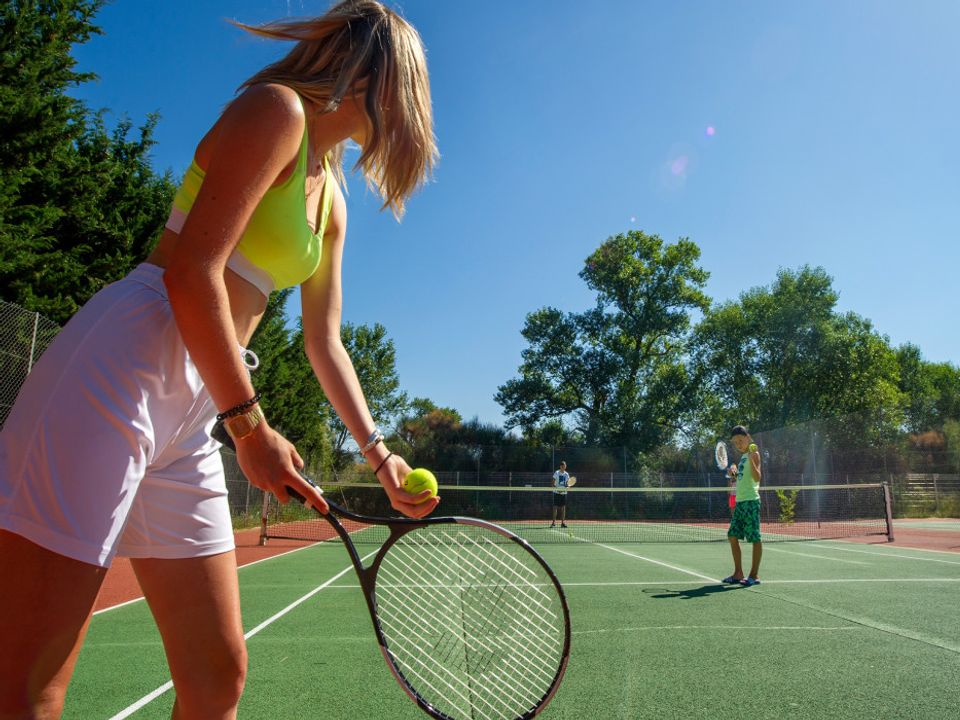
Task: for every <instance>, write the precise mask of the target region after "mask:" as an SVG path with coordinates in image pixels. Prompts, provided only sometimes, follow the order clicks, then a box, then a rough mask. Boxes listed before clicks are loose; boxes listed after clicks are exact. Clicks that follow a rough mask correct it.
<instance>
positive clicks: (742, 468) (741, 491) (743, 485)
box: [737, 452, 760, 502]
mask: <svg viewBox="0 0 960 720" xmlns="http://www.w3.org/2000/svg"><path fill="white" fill-rule="evenodd" d="M759 487H760V483H758V482H757V480H756V478H754V477H753V466H752V465H751V464H750V453H748V452H746V453H744V454H743V455H741V456H740V463H739V466H738V467H737V502H744V501H745V500H759V499H760V491H759V490H758V489H757V488H759Z"/></svg>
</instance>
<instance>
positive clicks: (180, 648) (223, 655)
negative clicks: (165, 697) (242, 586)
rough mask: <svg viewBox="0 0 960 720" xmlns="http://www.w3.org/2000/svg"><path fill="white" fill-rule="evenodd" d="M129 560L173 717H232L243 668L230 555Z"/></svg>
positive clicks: (207, 719)
mask: <svg viewBox="0 0 960 720" xmlns="http://www.w3.org/2000/svg"><path fill="white" fill-rule="evenodd" d="M131 562H132V564H133V569H134V571H135V572H136V574H137V579H138V580H139V581H140V587H141V588H143V593H144V595H145V596H146V599H147V603H148V604H149V605H150V610H151V611H152V612H153V617H154V619H155V620H156V622H157V626H158V627H159V628H160V635H161V636H162V637H163V647H164V649H165V650H166V653H167V662H168V663H169V665H170V674H171V677H172V678H173V686H174V689H175V690H176V693H177V699H176V704H175V705H174V708H173V717H174V720H192V719H193V718H197V719H198V720H217V719H219V718H224V719H227V718H235V717H236V715H237V703H239V701H240V694H241V693H242V692H243V684H244V680H245V679H246V672H247V651H246V642H245V640H244V638H243V625H242V624H241V621H240V591H239V586H238V584H237V562H236V556H235V554H234V553H233V551H230V552H225V553H220V554H218V555H209V556H207V557H200V558H188V559H184V560H160V559H145V558H138V559H133V560H131Z"/></svg>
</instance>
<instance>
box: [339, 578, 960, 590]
mask: <svg viewBox="0 0 960 720" xmlns="http://www.w3.org/2000/svg"><path fill="white" fill-rule="evenodd" d="M700 582H701V581H700V580H676V579H672V580H624V581H623V582H565V583H562V584H563V587H564V588H570V587H585V588H592V587H632V586H651V587H663V586H664V585H699V584H700ZM918 582H922V583H954V582H960V578H812V579H800V580H764V581H763V582H762V583H761V585H782V584H785V583H791V584H804V583H811V584H825V585H829V584H832V583H918ZM717 584H718V585H719V584H720V583H719V581H718V582H717ZM536 585H538V586H540V587H553V583H536ZM436 587H441V586H436ZM444 587H446V586H444ZM449 587H459V586H453V585H451V586H449ZM730 587H731V588H736V585H731V586H730ZM359 588H360V586H359V585H352V584H350V585H331V586H330V587H329V588H328V590H357V589H359Z"/></svg>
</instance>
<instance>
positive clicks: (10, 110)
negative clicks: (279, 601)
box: [0, 0, 960, 470]
mask: <svg viewBox="0 0 960 720" xmlns="http://www.w3.org/2000/svg"><path fill="white" fill-rule="evenodd" d="M102 5H103V0H5V2H4V3H3V6H2V7H3V10H2V14H0V298H2V299H3V300H7V301H9V302H13V303H16V304H18V305H20V306H22V307H25V308H27V309H29V310H33V311H37V312H40V313H42V314H43V315H45V316H46V317H48V318H50V319H51V320H53V321H55V322H57V323H60V324H62V323H64V322H66V321H67V320H68V319H69V318H70V317H71V316H72V315H73V313H74V312H76V310H77V309H78V308H79V307H80V306H81V305H82V304H83V303H84V302H85V301H86V300H87V299H88V298H89V297H90V296H91V295H93V294H94V293H95V292H97V291H98V290H99V289H100V288H102V287H103V286H104V285H106V284H108V283H110V282H112V281H114V280H117V279H119V278H120V277H122V276H123V275H125V274H126V273H127V272H129V270H130V269H131V268H132V267H134V266H135V265H136V264H137V263H139V262H141V261H142V260H143V259H144V258H145V257H146V256H147V254H148V253H149V251H150V249H151V248H152V247H153V244H154V243H155V242H156V240H157V238H158V237H159V234H160V232H161V231H162V227H163V223H164V221H165V219H166V215H167V213H168V211H169V208H170V204H171V202H172V198H173V194H174V192H175V189H176V184H175V180H174V178H173V177H172V176H171V173H170V172H169V171H166V172H157V171H155V170H154V169H153V168H152V166H151V162H150V151H151V148H152V147H153V145H154V140H153V132H154V130H155V128H156V127H157V123H158V122H159V121H160V118H159V115H156V114H154V115H150V116H148V117H147V118H146V120H145V121H144V122H143V124H141V125H139V126H138V127H136V128H135V127H134V123H133V122H132V121H130V120H129V119H123V120H121V121H120V122H119V123H118V124H117V125H116V126H115V127H112V128H109V127H107V124H106V121H105V116H104V113H103V111H98V110H93V109H91V108H89V107H87V106H86V105H85V104H84V103H83V102H81V101H79V100H77V99H75V98H73V97H71V96H70V94H69V91H70V90H71V89H72V88H75V87H77V86H79V85H80V84H82V83H85V82H88V81H90V80H92V79H93V78H94V77H95V76H94V75H93V74H91V73H80V72H78V71H77V69H76V62H75V60H74V59H73V57H72V55H71V52H72V49H73V47H74V46H75V45H78V44H81V43H84V42H86V41H87V40H88V39H89V38H90V37H92V36H94V35H96V34H98V33H99V32H100V30H99V28H97V26H96V25H95V23H94V18H95V16H96V13H97V11H98V10H99V9H100V8H101V6H102ZM579 277H580V279H581V280H582V281H583V282H584V283H585V285H586V286H587V288H588V289H589V290H590V291H591V292H592V293H593V294H594V297H595V301H594V303H593V305H592V307H590V308H588V309H586V310H583V311H580V312H568V311H563V310H561V309H558V308H553V307H543V308H539V309H536V310H534V311H532V312H530V313H528V314H527V315H526V318H525V323H524V326H523V330H522V334H523V338H524V340H525V341H526V347H525V349H524V350H523V352H522V355H521V358H520V359H519V364H518V369H517V372H516V375H515V376H514V377H512V378H504V381H503V383H502V384H501V385H500V386H499V387H498V388H497V389H496V394H495V399H496V401H497V402H498V403H499V405H500V406H501V407H502V408H503V414H504V417H505V418H506V421H505V423H504V424H503V425H496V424H492V423H483V422H480V421H479V420H477V419H472V420H470V419H468V420H465V419H464V418H463V417H462V416H461V414H460V413H459V412H458V411H457V410H456V409H455V408H448V407H439V406H437V405H436V404H435V403H433V402H432V401H431V400H430V399H428V398H420V397H409V396H408V395H407V393H406V392H404V391H403V389H402V382H401V379H400V378H399V377H398V374H397V370H396V351H395V347H394V344H393V341H392V340H391V339H390V337H389V333H388V330H387V328H385V327H384V326H382V325H379V324H376V325H373V326H367V325H352V324H349V323H348V324H345V325H344V326H343V328H342V337H343V341H344V345H345V346H346V348H347V350H348V352H350V354H351V357H352V358H353V361H354V365H355V367H356V369H357V373H358V376H359V377H360V380H361V383H362V385H363V387H364V391H365V392H366V394H367V397H368V400H369V402H370V405H371V410H372V412H373V414H374V416H375V417H377V418H378V419H379V420H380V421H381V423H383V424H385V425H386V426H388V427H389V428H390V433H389V434H390V438H389V441H390V442H391V443H392V447H395V448H396V449H397V450H398V451H400V452H403V453H404V454H405V455H406V456H407V457H408V459H409V460H410V461H411V462H412V463H413V464H417V465H427V466H430V467H436V468H438V469H446V470H456V469H463V470H473V469H476V468H479V467H484V468H487V469H514V470H521V469H531V470H546V469H549V468H550V466H551V464H552V463H553V462H554V461H555V460H556V458H555V456H554V455H553V454H547V453H545V452H544V448H545V447H551V448H556V447H560V448H574V447H576V448H579V449H580V450H579V452H581V453H582V454H583V456H584V457H592V458H594V460H592V461H591V462H595V464H596V466H597V467H607V466H609V467H610V468H611V470H612V469H624V470H628V469H631V468H637V467H640V466H650V465H651V464H653V465H656V464H658V463H659V464H660V465H665V464H669V463H671V462H676V458H677V457H678V456H681V455H683V453H684V452H686V450H687V449H689V448H696V447H702V446H704V445H705V444H707V443H708V442H709V441H710V440H711V439H712V438H715V437H717V436H724V435H725V434H726V430H727V428H728V427H729V426H730V425H731V424H734V423H744V424H747V425H748V426H750V427H751V428H753V429H756V430H769V429H773V428H781V427H786V426H791V425H798V424H802V423H805V422H808V421H810V420H813V419H817V418H841V417H842V418H850V420H849V421H848V422H844V423H833V425H832V427H834V428H835V429H834V430H833V432H834V433H836V434H837V435H838V436H840V435H842V436H843V437H842V440H843V442H844V443H845V444H847V445H849V446H850V447H891V446H897V445H898V444H899V446H904V447H907V446H909V447H912V448H914V449H923V450H924V451H926V452H930V453H952V454H955V455H960V370H958V368H957V367H956V366H954V365H953V364H950V363H934V362H930V361H928V360H926V359H925V358H924V357H923V354H922V352H921V350H920V348H918V347H916V346H915V345H912V344H905V345H901V346H898V347H894V346H893V345H892V344H891V343H890V341H889V339H888V338H887V337H885V336H884V335H883V334H882V333H881V332H880V331H879V330H878V329H877V328H875V327H874V326H873V324H872V323H871V322H870V320H868V319H867V318H864V317H862V316H860V315H858V314H856V313H853V312H843V311H841V310H839V309H838V306H837V303H838V293H837V290H836V289H835V288H834V286H833V280H832V278H831V277H830V276H829V275H828V274H827V273H826V271H825V270H824V269H823V268H819V267H810V266H804V267H799V268H793V269H781V270H780V271H779V272H777V274H776V276H775V277H774V278H771V280H770V282H769V283H768V284H766V285H760V286H757V287H753V288H750V289H747V290H745V291H744V292H743V293H742V294H741V295H740V296H739V297H738V298H737V299H735V300H727V301H722V302H716V301H714V300H713V299H711V298H710V297H709V296H708V295H707V294H706V292H705V288H706V285H707V281H708V280H709V272H708V271H707V270H706V269H705V268H703V267H702V266H701V264H700V248H699V247H698V246H697V244H696V243H695V242H694V241H692V240H690V239H688V238H680V239H678V240H676V241H675V242H672V243H670V242H666V241H664V240H663V239H662V238H660V237H659V236H657V235H655V234H647V233H644V232H641V231H631V232H628V233H624V234H618V235H615V236H612V237H610V238H607V239H605V240H603V241H602V242H600V243H599V245H598V246H597V248H596V250H594V251H593V252H592V253H591V254H590V255H589V256H588V257H587V258H585V260H584V262H583V266H582V267H581V268H579ZM289 296H290V291H284V292H279V293H275V294H274V295H273V296H272V297H271V298H270V301H269V304H268V308H267V312H266V314H265V316H264V319H263V322H262V323H261V325H260V327H259V328H258V330H257V333H256V335H255V336H254V339H253V341H252V343H251V348H252V349H253V350H254V351H255V352H257V353H258V355H259V357H260V359H261V368H260V369H259V370H258V371H257V372H256V373H255V374H254V384H255V385H256V386H257V387H258V388H260V389H263V390H264V391H265V399H264V405H265V409H266V411H267V413H268V417H270V418H271V420H272V422H273V423H274V424H276V425H277V426H278V427H279V429H280V430H282V432H284V433H285V434H286V435H287V436H288V437H289V438H290V439H291V440H292V441H294V442H295V443H296V444H297V445H298V447H299V448H300V450H301V453H302V454H303V455H304V456H305V458H306V459H307V460H308V461H309V462H310V463H311V465H313V466H315V467H322V468H333V469H339V468H345V467H348V466H350V465H351V464H353V463H355V462H356V460H357V457H356V454H355V447H354V446H353V444H352V442H351V440H350V438H349V437H348V433H347V431H346V429H345V428H344V427H343V425H342V423H341V422H340V421H339V419H338V418H337V417H336V414H335V413H334V412H333V411H332V409H331V408H330V406H329V403H328V402H327V400H326V398H325V397H324V395H323V393H322V390H321V389H320V388H319V386H318V384H317V382H316V380H315V379H314V377H313V373H312V369H311V368H310V365H309V361H308V360H307V358H306V356H305V354H304V352H303V333H302V330H301V329H300V328H299V326H291V325H290V323H289V321H288V318H287V313H286V306H287V302H288V300H289ZM606 448H616V449H615V450H609V451H607V450H605V449H606ZM591 452H592V453H593V454H592V455H591V454H590V453H591ZM671 458H672V459H671Z"/></svg>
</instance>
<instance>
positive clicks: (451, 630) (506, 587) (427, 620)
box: [217, 433, 570, 720]
mask: <svg viewBox="0 0 960 720" xmlns="http://www.w3.org/2000/svg"><path fill="white" fill-rule="evenodd" d="M223 434H224V435H225V433H223ZM217 439H218V440H219V439H220V437H217ZM227 440H229V438H227ZM225 444H227V445H228V446H230V447H233V443H232V442H227V443H225ZM304 479H305V480H306V481H307V482H309V483H310V484H311V485H313V486H314V487H316V484H315V483H314V482H313V481H312V480H310V479H309V478H307V477H305V476H304ZM287 492H288V493H289V494H290V496H291V497H293V498H296V499H297V500H299V501H300V502H304V498H303V497H302V496H301V495H300V494H299V493H297V492H296V491H295V490H292V489H291V488H289V487H288V488H287ZM327 504H328V505H329V507H330V512H329V513H328V514H326V515H322V514H321V513H319V512H318V513H317V514H318V515H321V517H323V518H324V519H325V520H326V521H327V522H328V523H330V526H331V527H332V528H333V530H334V531H335V532H336V533H337V535H339V536H340V539H341V540H342V541H343V544H344V547H345V548H346V550H347V554H348V555H349V556H350V561H351V562H352V563H353V567H354V570H356V572H357V577H358V578H359V580H360V587H361V589H362V591H363V595H364V598H365V600H366V602H367V609H368V610H369V611H370V618H371V620H372V621H373V629H374V633H375V634H376V637H377V642H378V643H379V645H380V652H381V653H382V654H383V658H384V660H386V662H387V665H388V667H389V668H390V671H391V672H392V673H393V676H394V678H395V679H396V680H397V682H398V683H400V687H401V688H403V690H404V692H406V693H407V695H408V696H409V697H410V699H411V700H413V701H414V702H415V703H416V704H417V705H419V706H420V708H422V709H423V710H424V712H426V713H427V714H428V715H429V716H431V717H433V718H439V719H440V720H486V719H489V720H514V719H516V720H520V719H521V718H532V717H534V716H536V715H537V714H539V713H540V711H542V710H543V708H544V707H546V705H547V703H549V702H550V700H551V699H552V698H553V695H554V693H555V692H556V691H557V687H558V686H559V685H560V681H561V679H562V678H563V674H564V672H565V671H566V667H567V660H568V659H569V656H570V613H569V610H568V608H567V600H566V596H565V595H564V592H563V588H562V587H561V585H560V582H559V581H558V580H557V577H556V575H555V574H554V573H553V571H552V570H551V569H550V566H549V565H547V563H546V562H545V561H544V560H543V558H541V557H540V555H539V554H537V552H536V551H535V550H534V549H533V548H531V547H530V545H529V544H527V542H526V541H525V540H523V539H522V538H520V537H517V536H516V535H514V534H513V533H511V532H510V531H509V530H506V529H505V528H502V527H499V526H497V525H494V524H492V523H489V522H486V521H483V520H477V519H474V518H465V517H436V518H426V519H419V520H414V519H410V518H382V517H368V516H364V515H358V514H356V513H352V512H350V511H348V510H346V509H344V508H342V507H340V506H338V505H336V504H334V503H332V502H330V501H329V500H328V501H327ZM341 519H343V520H349V521H352V522H356V523H361V524H363V525H365V526H370V525H380V526H384V527H385V528H386V529H387V530H388V531H389V535H388V537H387V539H386V541H385V542H384V543H383V545H382V546H381V547H380V549H379V550H378V551H377V553H376V556H375V557H374V558H373V560H372V561H371V562H370V564H369V565H367V566H366V567H364V565H363V561H362V560H361V559H360V555H359V554H358V553H357V549H356V547H354V544H353V541H352V540H351V539H350V533H349V532H347V530H346V529H345V528H344V526H343V525H342V524H341V522H340V520H341Z"/></svg>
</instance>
